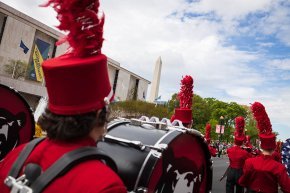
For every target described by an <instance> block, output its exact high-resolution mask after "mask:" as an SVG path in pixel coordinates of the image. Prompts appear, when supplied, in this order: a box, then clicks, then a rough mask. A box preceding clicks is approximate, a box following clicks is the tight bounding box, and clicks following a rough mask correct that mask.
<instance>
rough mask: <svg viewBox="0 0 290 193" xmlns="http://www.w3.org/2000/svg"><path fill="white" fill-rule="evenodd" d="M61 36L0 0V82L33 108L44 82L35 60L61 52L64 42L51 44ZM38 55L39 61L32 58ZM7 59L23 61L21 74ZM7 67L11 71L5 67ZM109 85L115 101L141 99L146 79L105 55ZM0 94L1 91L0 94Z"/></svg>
mask: <svg viewBox="0 0 290 193" xmlns="http://www.w3.org/2000/svg"><path fill="white" fill-rule="evenodd" d="M60 36H63V34H61V33H60V32H59V31H57V30H54V29H53V28H50V27H48V26H46V25H45V24H43V23H41V22H39V21H37V20H35V19H33V18H31V17H29V16H27V15H25V14H23V13H21V12H19V11H17V10H15V9H14V8H12V7H9V6H8V5H6V4H4V3H2V2H0V84H4V85H7V86H10V87H13V88H15V89H16V90H18V91H19V92H20V93H21V94H22V95H23V96H24V97H25V99H26V100H27V101H28V103H29V104H30V106H31V107H32V108H33V109H34V108H35V107H36V105H37V103H38V101H39V99H40V97H42V96H43V97H45V96H47V93H46V89H45V83H44V82H43V81H42V80H41V79H38V73H39V72H40V71H38V70H37V67H35V65H36V64H35V63H37V61H38V63H39V64H41V60H42V59H43V60H45V59H47V58H53V57H56V56H59V55H61V54H63V53H64V52H65V51H66V48H67V45H64V44H62V45H60V46H55V42H56V41H57V39H58V38H59V37H60ZM37 54H38V55H41V57H40V59H41V60H35V57H37V56H38V55H37ZM11 60H21V61H23V62H24V63H26V64H27V67H26V68H25V69H26V70H25V72H23V74H24V75H23V77H20V78H17V77H15V75H16V72H18V71H17V70H19V69H20V68H19V66H18V64H17V65H16V64H11ZM7 64H8V67H9V66H10V69H11V68H12V71H10V72H9V71H8V70H7ZM36 66H37V65H36ZM108 69H109V76H110V81H111V85H112V87H113V90H114V92H115V99H116V100H120V101H123V100H128V99H136V100H145V99H146V96H147V88H148V84H150V81H148V80H146V79H144V78H142V77H141V76H139V75H137V74H134V73H132V72H130V71H128V70H126V69H125V68H122V67H121V66H120V64H119V63H118V62H117V61H114V60H112V59H110V58H108ZM0 94H1V93H0Z"/></svg>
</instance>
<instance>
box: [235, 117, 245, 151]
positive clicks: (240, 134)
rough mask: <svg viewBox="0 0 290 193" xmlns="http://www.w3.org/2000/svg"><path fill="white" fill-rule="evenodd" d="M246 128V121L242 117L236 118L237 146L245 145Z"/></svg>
mask: <svg viewBox="0 0 290 193" xmlns="http://www.w3.org/2000/svg"><path fill="white" fill-rule="evenodd" d="M244 128H245V119H244V117H242V116H239V117H236V118H235V129H236V130H235V133H234V136H235V140H234V142H235V144H236V145H239V146H241V145H243V142H244V140H245V133H244Z"/></svg>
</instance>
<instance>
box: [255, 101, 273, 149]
mask: <svg viewBox="0 0 290 193" xmlns="http://www.w3.org/2000/svg"><path fill="white" fill-rule="evenodd" d="M251 110H252V113H253V115H254V118H255V119H256V121H257V128H258V130H259V138H260V140H261V148H262V149H265V150H274V149H275V148H276V135H275V134H274V133H272V125H271V122H270V119H269V117H268V115H267V113H266V110H265V107H264V106H263V105H262V104H261V103H259V102H255V103H254V104H252V106H251Z"/></svg>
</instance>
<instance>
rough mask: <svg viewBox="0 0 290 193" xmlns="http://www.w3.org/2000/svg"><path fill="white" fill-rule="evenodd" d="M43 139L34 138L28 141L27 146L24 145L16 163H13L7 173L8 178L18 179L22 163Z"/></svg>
mask: <svg viewBox="0 0 290 193" xmlns="http://www.w3.org/2000/svg"><path fill="white" fill-rule="evenodd" d="M44 139H45V138H44V137H42V138H36V139H34V140H32V141H30V142H29V143H28V144H26V146H25V147H24V148H23V150H22V151H21V152H20V154H19V156H18V158H17V159H16V161H15V162H14V163H13V165H12V167H11V169H10V171H9V174H8V176H11V177H13V178H16V177H18V175H19V173H20V170H21V168H22V166H23V164H24V162H25V161H26V159H27V157H28V156H29V155H30V153H31V152H32V150H33V149H34V148H35V146H37V145H38V144H39V143H40V142H41V141H42V140H44Z"/></svg>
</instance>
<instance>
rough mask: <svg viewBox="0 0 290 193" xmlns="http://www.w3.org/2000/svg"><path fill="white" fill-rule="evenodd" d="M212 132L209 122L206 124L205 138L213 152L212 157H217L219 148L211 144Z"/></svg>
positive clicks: (210, 150)
mask: <svg viewBox="0 0 290 193" xmlns="http://www.w3.org/2000/svg"><path fill="white" fill-rule="evenodd" d="M210 133H211V125H210V124H209V123H207V124H206V126H205V136H204V138H205V140H206V142H207V144H208V149H209V152H210V154H211V156H212V157H216V155H217V150H216V148H214V147H212V146H211V143H210Z"/></svg>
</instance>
